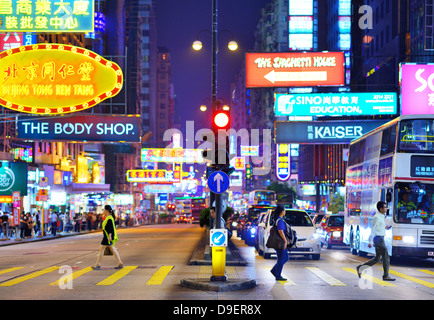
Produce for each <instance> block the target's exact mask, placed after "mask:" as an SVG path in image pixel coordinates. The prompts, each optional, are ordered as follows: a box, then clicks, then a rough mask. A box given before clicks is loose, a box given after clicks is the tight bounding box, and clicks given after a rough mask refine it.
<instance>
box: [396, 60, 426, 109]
mask: <svg viewBox="0 0 434 320" xmlns="http://www.w3.org/2000/svg"><path fill="white" fill-rule="evenodd" d="M433 77H434V65H432V64H401V70H400V79H401V114H403V115H407V114H433V113H434V82H433Z"/></svg>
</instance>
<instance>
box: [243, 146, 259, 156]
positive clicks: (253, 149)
mask: <svg viewBox="0 0 434 320" xmlns="http://www.w3.org/2000/svg"><path fill="white" fill-rule="evenodd" d="M240 150H241V156H242V157H248V156H252V157H257V156H259V146H240Z"/></svg>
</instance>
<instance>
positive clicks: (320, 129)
mask: <svg viewBox="0 0 434 320" xmlns="http://www.w3.org/2000/svg"><path fill="white" fill-rule="evenodd" d="M385 123H386V121H382V120H364V121H356V122H354V121H342V120H338V121H309V122H299V121H276V122H275V123H274V126H275V143H276V144H279V143H296V144H298V143H306V144H342V143H350V142H351V141H352V140H354V139H357V138H359V137H361V136H362V135H364V134H366V133H368V132H369V131H372V130H374V129H376V128H378V127H379V126H381V125H383V124H385Z"/></svg>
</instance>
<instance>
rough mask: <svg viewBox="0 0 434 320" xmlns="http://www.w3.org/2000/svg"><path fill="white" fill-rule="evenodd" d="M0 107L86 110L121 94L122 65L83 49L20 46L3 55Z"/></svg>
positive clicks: (39, 110)
mask: <svg viewBox="0 0 434 320" xmlns="http://www.w3.org/2000/svg"><path fill="white" fill-rule="evenodd" d="M0 73H1V74H2V77H1V78H0V84H1V89H0V104H1V105H3V106H4V107H6V108H9V109H12V110H15V111H19V112H27V113H33V114H62V113H70V112H76V111H82V110H85V109H88V108H91V107H93V106H94V105H96V104H98V103H100V102H102V101H103V100H105V99H108V98H111V97H113V96H115V95H116V94H118V93H119V92H120V90H121V89H122V84H123V74H122V70H121V69H120V67H119V66H118V65H117V64H116V63H113V62H111V61H108V60H106V59H104V58H102V57H101V56H99V55H98V54H96V53H94V52H92V51H89V50H87V49H84V48H80V47H74V46H69V45H63V44H48V43H45V44H35V45H31V46H21V47H19V48H15V49H10V50H6V51H3V52H1V53H0Z"/></svg>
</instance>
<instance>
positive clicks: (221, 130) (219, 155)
mask: <svg viewBox="0 0 434 320" xmlns="http://www.w3.org/2000/svg"><path fill="white" fill-rule="evenodd" d="M211 121H212V124H211V129H212V132H213V133H214V139H215V150H216V151H215V154H214V158H215V164H217V165H229V160H230V159H229V154H230V152H229V136H228V130H229V129H230V127H231V113H230V110H229V107H228V106H224V105H223V104H222V101H221V100H217V101H216V105H215V108H213V111H212V120H211Z"/></svg>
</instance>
